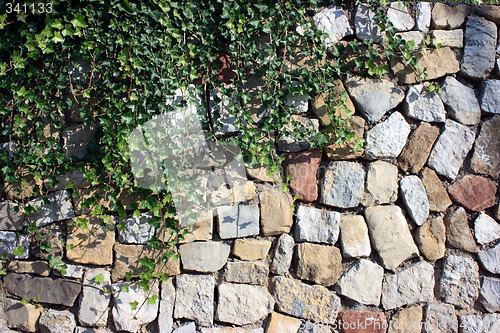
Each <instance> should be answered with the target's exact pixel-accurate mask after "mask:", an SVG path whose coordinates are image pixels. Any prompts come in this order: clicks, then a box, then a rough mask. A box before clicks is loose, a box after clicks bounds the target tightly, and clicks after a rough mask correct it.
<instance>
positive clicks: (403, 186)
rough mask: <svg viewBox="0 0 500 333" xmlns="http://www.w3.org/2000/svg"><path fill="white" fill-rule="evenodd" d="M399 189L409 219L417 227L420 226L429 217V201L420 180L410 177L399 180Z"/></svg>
mask: <svg viewBox="0 0 500 333" xmlns="http://www.w3.org/2000/svg"><path fill="white" fill-rule="evenodd" d="M399 189H400V191H401V196H402V197H403V202H404V203H405V205H406V208H407V209H408V212H409V213H410V216H411V218H412V219H413V221H414V222H415V223H416V224H417V225H418V226H421V225H422V224H424V223H425V221H426V220H427V217H428V216H429V200H428V199H427V192H425V187H424V184H423V183H422V181H421V180H420V178H418V177H417V176H414V175H411V176H406V177H404V178H403V179H401V181H400V182H399Z"/></svg>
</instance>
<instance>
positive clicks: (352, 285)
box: [335, 259, 384, 306]
mask: <svg viewBox="0 0 500 333" xmlns="http://www.w3.org/2000/svg"><path fill="white" fill-rule="evenodd" d="M383 278H384V269H383V268H382V267H381V266H379V265H377V264H376V263H374V262H372V261H370V260H367V259H360V260H359V261H358V262H356V264H354V266H352V267H351V268H350V269H349V270H348V271H347V272H345V273H344V275H342V277H341V278H340V279H339V281H338V282H337V285H336V286H335V291H336V292H337V294H339V295H343V296H346V297H349V298H350V299H352V300H354V301H356V302H358V303H361V304H365V305H375V306H378V305H379V304H380V295H381V294H382V279H383Z"/></svg>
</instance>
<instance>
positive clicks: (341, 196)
mask: <svg viewBox="0 0 500 333" xmlns="http://www.w3.org/2000/svg"><path fill="white" fill-rule="evenodd" d="M364 183H365V170H364V169H363V166H362V165H361V164H359V163H355V162H346V161H334V162H330V163H329V164H328V167H327V169H326V173H325V177H324V179H323V188H322V192H321V196H320V202H321V203H322V204H325V205H328V206H333V207H340V208H349V207H356V206H358V205H359V204H360V203H361V200H362V199H363V195H364V191H363V190H364Z"/></svg>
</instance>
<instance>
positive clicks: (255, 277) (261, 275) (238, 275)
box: [224, 261, 269, 286]
mask: <svg viewBox="0 0 500 333" xmlns="http://www.w3.org/2000/svg"><path fill="white" fill-rule="evenodd" d="M268 275H269V265H267V264H266V263H264V262H260V261H231V262H228V263H227V264H226V269H225V270H224V280H225V281H226V282H234V283H246V284H252V285H261V286H263V285H266V284H267V276H268Z"/></svg>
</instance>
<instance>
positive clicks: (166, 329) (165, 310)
mask: <svg viewBox="0 0 500 333" xmlns="http://www.w3.org/2000/svg"><path fill="white" fill-rule="evenodd" d="M174 305H175V287H174V285H173V284H172V279H171V278H170V279H168V280H167V281H163V282H162V283H161V295H160V305H159V313H158V328H159V333H170V332H172V327H173V325H174Z"/></svg>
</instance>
